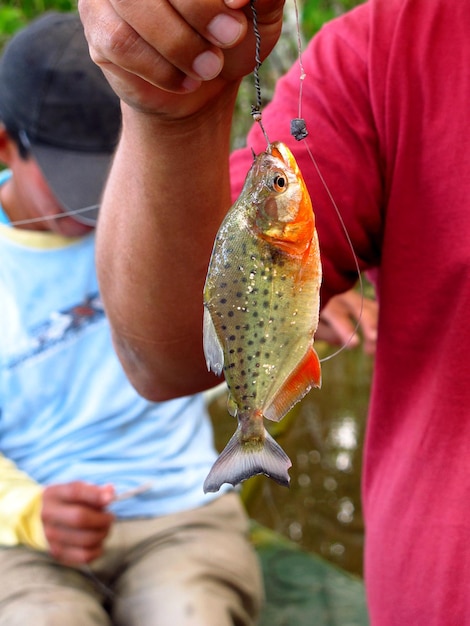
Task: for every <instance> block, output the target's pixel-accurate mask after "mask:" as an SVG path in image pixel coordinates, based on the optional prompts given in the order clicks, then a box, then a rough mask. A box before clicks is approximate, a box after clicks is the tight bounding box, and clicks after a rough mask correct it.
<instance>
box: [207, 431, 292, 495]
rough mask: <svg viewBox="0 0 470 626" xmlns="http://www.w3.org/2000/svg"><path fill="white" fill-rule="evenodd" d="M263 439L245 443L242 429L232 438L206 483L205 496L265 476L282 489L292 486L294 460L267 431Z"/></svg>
mask: <svg viewBox="0 0 470 626" xmlns="http://www.w3.org/2000/svg"><path fill="white" fill-rule="evenodd" d="M263 430H264V433H263V437H260V438H258V439H256V441H253V440H248V441H245V442H244V441H242V440H241V438H240V426H239V427H238V428H237V430H236V432H235V434H234V435H233V436H232V438H231V439H230V441H229V442H228V444H227V445H226V446H225V448H224V450H223V451H222V452H221V454H220V456H219V458H218V459H217V460H216V462H215V463H214V465H213V466H212V469H211V471H210V472H209V474H208V476H207V478H206V480H205V481H204V493H207V492H209V491H210V492H214V491H219V489H220V487H221V486H222V485H223V484H224V483H230V484H231V485H233V486H235V485H238V483H240V482H242V481H243V480H246V479H247V478H251V476H256V474H265V475H266V476H269V477H270V478H272V479H273V480H275V481H276V482H278V483H279V484H280V485H283V486H285V487H288V486H289V482H290V477H289V474H288V471H287V470H288V469H289V468H290V467H291V466H292V463H291V460H290V459H289V457H288V456H287V454H286V453H285V452H284V450H283V449H282V448H281V446H280V445H279V444H278V443H277V442H276V441H275V440H274V439H273V438H272V437H271V435H270V434H269V433H268V431H267V430H266V429H265V428H264V427H263Z"/></svg>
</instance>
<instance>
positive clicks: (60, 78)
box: [0, 13, 121, 225]
mask: <svg viewBox="0 0 470 626" xmlns="http://www.w3.org/2000/svg"><path fill="white" fill-rule="evenodd" d="M0 85H1V89H0V119H1V120H2V121H3V122H4V124H5V125H6V127H7V128H8V129H9V130H10V129H14V131H15V132H16V133H17V135H18V137H19V140H20V141H21V143H22V144H23V145H24V146H25V147H26V148H27V149H28V150H30V151H31V152H32V154H33V156H34V158H35V159H36V161H37V163H38V165H39V167H40V168H41V170H42V172H43V174H44V177H45V179H46V180H47V182H48V184H49V186H50V188H51V189H52V191H53V192H54V194H55V195H56V197H57V199H58V200H59V201H60V202H61V204H63V206H64V208H65V209H66V210H68V211H75V210H77V209H84V208H87V207H90V210H89V211H86V212H80V213H77V214H76V215H74V217H75V218H76V219H77V220H79V221H81V222H83V223H86V224H92V225H93V224H95V223H96V218H97V214H98V208H99V203H100V198H101V193H102V191H103V187H104V183H105V181H106V177H107V174H108V171H109V167H110V165H111V159H112V155H113V153H114V149H115V147H116V144H117V141H118V138H119V132H120V127H121V110H120V104H119V98H118V97H117V96H116V94H115V93H114V92H113V90H112V89H111V87H110V86H109V84H108V82H107V80H106V78H105V77H104V75H103V73H102V72H101V70H100V69H99V67H97V66H96V65H95V64H94V63H93V61H92V60H91V58H90V55H89V52H88V44H87V42H86V39H85V35H84V32H83V26H82V24H81V22H80V18H79V17H78V15H77V14H75V13H46V14H45V15H43V16H41V17H40V18H39V19H37V20H35V21H34V22H32V23H31V24H30V25H29V26H27V27H26V28H25V29H23V30H22V31H20V32H19V33H18V34H16V35H15V36H14V37H13V39H12V40H11V41H10V42H9V44H8V45H7V46H6V48H5V50H4V53H3V56H2V58H1V59H0Z"/></svg>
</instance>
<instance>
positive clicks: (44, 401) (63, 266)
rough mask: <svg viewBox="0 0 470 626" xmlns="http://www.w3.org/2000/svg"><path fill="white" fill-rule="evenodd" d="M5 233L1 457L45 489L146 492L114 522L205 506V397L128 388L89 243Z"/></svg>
mask: <svg viewBox="0 0 470 626" xmlns="http://www.w3.org/2000/svg"><path fill="white" fill-rule="evenodd" d="M7 231H11V228H9V227H8V226H0V452H1V453H2V454H4V455H5V456H6V457H8V458H10V459H11V460H12V461H14V462H15V463H16V464H17V466H18V467H19V468H20V469H22V470H24V471H25V472H27V473H28V474H29V475H30V476H31V477H32V478H33V479H35V480H36V481H37V482H39V483H41V484H43V485H47V484H52V483H61V482H67V481H72V480H84V481H88V482H91V483H94V484H107V483H111V484H113V485H114V486H115V487H116V490H117V491H118V492H120V491H124V490H127V489H131V488H134V487H137V486H139V485H142V484H143V483H147V482H149V481H151V482H152V485H153V486H152V489H151V490H149V491H148V492H146V493H144V494H142V495H140V496H138V497H135V498H132V499H131V500H124V501H122V502H117V503H115V504H114V505H113V510H114V512H115V513H116V514H117V515H118V516H120V517H148V516H157V515H162V514H168V513H173V512H177V511H179V510H183V509H187V508H191V507H194V506H198V505H201V504H203V503H205V502H208V501H209V500H210V499H211V498H212V497H214V496H213V494H207V495H205V494H204V493H203V489H202V485H203V482H204V479H205V478H206V476H207V474H208V472H209V470H210V468H211V466H212V463H213V462H214V460H215V458H216V452H215V450H214V447H213V443H212V428H211V424H210V420H209V416H208V414H207V411H206V408H205V402H204V398H203V396H202V395H201V394H198V395H194V396H190V397H185V398H179V399H176V400H172V401H168V402H162V403H151V402H148V401H147V400H145V399H143V398H142V397H140V396H139V395H138V394H137V393H136V391H135V390H134V389H133V387H132V386H131V385H130V383H129V382H128V381H127V379H126V376H125V374H124V371H123V369H122V367H121V365H120V363H119V361H118V359H117V357H116V355H115V353H114V350H113V347H112V343H111V336H110V329H109V324H108V321H107V319H106V317H105V314H104V310H103V306H102V304H101V300H100V297H99V293H98V283H97V278H96V272H95V267H94V252H95V240H94V235H89V236H87V237H84V238H81V239H74V240H70V241H67V240H65V239H64V238H58V237H57V236H56V235H54V234H52V233H42V232H39V231H37V232H31V234H32V235H33V242H34V237H35V236H37V241H38V242H39V241H40V242H41V245H37V246H36V245H34V244H33V245H29V243H28V245H24V244H23V243H22V242H19V241H18V240H17V239H15V238H11V237H10V236H8V232H7ZM48 237H50V240H51V243H54V245H52V246H46V247H44V245H43V244H44V241H46V242H47V240H48ZM58 241H59V242H60V245H57V242H58ZM201 358H203V356H202V355H201ZM156 384H158V381H156Z"/></svg>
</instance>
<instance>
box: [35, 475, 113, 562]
mask: <svg viewBox="0 0 470 626" xmlns="http://www.w3.org/2000/svg"><path fill="white" fill-rule="evenodd" d="M114 497H115V493H114V488H113V487H112V486H110V485H106V486H104V487H98V486H97V485H90V484H87V483H84V482H79V481H76V482H71V483H65V484H61V485H51V486H49V487H46V488H45V489H44V492H43V498H42V510H41V519H42V523H43V527H44V533H45V535H46V539H47V541H48V544H49V551H50V553H51V554H52V556H54V557H55V558H56V559H57V560H58V561H61V562H62V563H67V564H73V565H79V564H84V563H88V562H90V561H93V560H94V559H96V558H97V557H99V556H100V555H101V553H102V550H103V542H104V540H105V538H106V536H107V535H108V532H109V530H110V527H111V524H112V522H113V519H114V516H113V515H112V514H111V513H109V512H108V511H107V510H106V507H107V506H108V505H109V504H110V503H111V502H112V501H113V499H114Z"/></svg>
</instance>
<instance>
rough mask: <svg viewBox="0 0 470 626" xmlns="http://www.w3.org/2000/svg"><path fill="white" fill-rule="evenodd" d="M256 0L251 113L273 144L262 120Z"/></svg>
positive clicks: (252, 7)
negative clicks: (253, 97)
mask: <svg viewBox="0 0 470 626" xmlns="http://www.w3.org/2000/svg"><path fill="white" fill-rule="evenodd" d="M255 3H256V0H250V6H251V12H252V14H253V33H254V35H255V67H254V70H253V77H254V81H255V91H256V104H255V105H253V104H252V105H251V115H252V116H253V120H254V121H255V122H258V124H259V126H260V128H261V130H262V132H263V135H264V138H265V139H266V143H267V145H268V148H269V146H270V145H271V142H270V141H269V137H268V134H267V133H266V130H265V128H264V126H263V122H262V113H261V104H262V101H261V81H260V78H259V69H260V67H261V54H260V51H261V34H260V32H259V28H258V11H257V10H256V6H255Z"/></svg>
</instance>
